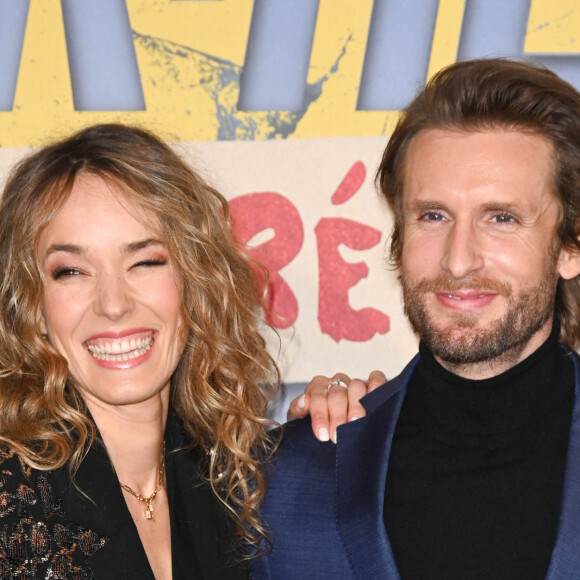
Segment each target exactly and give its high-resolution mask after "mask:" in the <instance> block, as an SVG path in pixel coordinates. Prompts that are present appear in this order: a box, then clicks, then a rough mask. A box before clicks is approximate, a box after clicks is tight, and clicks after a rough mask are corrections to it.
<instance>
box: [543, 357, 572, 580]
mask: <svg viewBox="0 0 580 580" xmlns="http://www.w3.org/2000/svg"><path fill="white" fill-rule="evenodd" d="M570 356H571V357H572V361H573V362H574V371H575V376H576V387H575V397H574V408H573V411H572V423H571V426H570V439H569V441H568V459H567V463H566V473H565V475H564V489H563V493H562V507H561V512H560V523H559V527H558V535H557V537H556V545H555V546H554V551H553V552H552V560H551V562H550V567H549V569H548V575H547V576H546V580H574V579H579V578H580V359H579V358H578V355H577V354H576V353H571V355H570Z"/></svg>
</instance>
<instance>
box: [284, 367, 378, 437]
mask: <svg viewBox="0 0 580 580" xmlns="http://www.w3.org/2000/svg"><path fill="white" fill-rule="evenodd" d="M334 379H339V380H340V381H342V382H343V383H344V384H346V385H348V389H345V388H344V386H341V385H340V384H336V382H337V381H335V384H333V385H332V386H331V387H330V388H329V385H330V384H331V382H332V381H333V380H334ZM386 381H387V377H386V376H385V375H384V374H383V373H382V372H381V371H372V372H371V374H370V375H369V378H368V380H367V381H366V382H365V381H362V380H360V379H352V380H351V379H350V378H349V377H348V376H347V375H345V374H344V373H336V374H335V375H334V376H333V377H332V378H329V377H324V376H322V375H318V376H316V377H314V378H313V379H312V380H311V381H310V382H309V383H308V385H307V386H306V390H305V391H304V393H303V394H302V395H299V396H298V397H296V398H295V399H293V400H292V403H290V408H289V409H288V420H289V421H291V420H292V419H298V418H301V417H306V415H308V413H310V418H311V420H312V430H313V431H314V434H315V435H316V437H318V439H320V441H328V440H329V439H331V440H332V441H333V442H334V443H336V428H337V427H338V426H339V425H342V424H343V423H346V422H347V421H354V420H355V419H360V418H361V417H364V416H365V415H366V412H365V410H364V408H363V406H362V405H361V404H360V403H359V400H360V399H361V398H362V397H363V396H364V395H366V394H367V393H368V392H370V391H372V390H373V389H376V388H377V387H378V386H380V385H382V384H383V383H385V382H386Z"/></svg>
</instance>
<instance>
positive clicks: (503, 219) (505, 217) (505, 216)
mask: <svg viewBox="0 0 580 580" xmlns="http://www.w3.org/2000/svg"><path fill="white" fill-rule="evenodd" d="M491 221H492V222H494V223H496V224H511V223H513V222H515V221H516V219H515V218H514V216H513V215H510V214H509V213H499V214H497V215H494V216H493V217H492V218H491Z"/></svg>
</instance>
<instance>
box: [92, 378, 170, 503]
mask: <svg viewBox="0 0 580 580" xmlns="http://www.w3.org/2000/svg"><path fill="white" fill-rule="evenodd" d="M85 402H86V404H87V407H88V408H89V411H90V412H91V415H92V417H93V420H94V421H95V424H96V426H97V428H98V430H99V433H100V436H101V438H102V440H103V443H104V444H105V447H106V449H107V453H108V454H109V458H110V460H111V463H112V464H113V467H114V468H115V471H116V473H117V477H118V478H119V481H120V482H121V483H123V484H125V485H127V486H129V487H131V488H132V489H133V490H135V491H136V492H137V493H140V494H141V495H144V496H149V495H151V493H153V491H154V490H155V487H156V486H157V484H158V481H159V468H160V463H161V458H162V454H163V445H164V444H163V437H164V433H165V425H166V423H167V413H168V410H169V389H165V390H164V391H162V392H161V393H160V394H159V396H158V397H155V398H153V399H149V400H147V401H143V402H141V403H139V404H133V405H120V406H111V405H107V404H105V403H102V402H101V401H96V400H88V399H86V400H85Z"/></svg>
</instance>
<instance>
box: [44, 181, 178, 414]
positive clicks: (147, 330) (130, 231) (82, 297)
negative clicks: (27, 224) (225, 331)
mask: <svg viewBox="0 0 580 580" xmlns="http://www.w3.org/2000/svg"><path fill="white" fill-rule="evenodd" d="M38 259H39V263H40V268H41V270H42V272H43V276H44V302H43V304H44V323H45V324H44V326H45V328H44V329H43V332H45V333H46V334H47V335H48V340H49V341H50V343H51V344H52V345H53V346H54V347H55V348H56V349H57V350H58V351H59V352H60V353H61V354H62V355H63V356H64V357H65V358H66V360H67V361H68V365H69V372H70V375H71V376H72V378H73V379H74V381H75V385H76V386H77V388H78V389H79V390H80V392H81V394H82V396H83V398H84V399H85V401H86V402H87V404H88V405H89V408H90V407H91V403H97V404H99V405H101V406H102V405H103V404H105V405H115V406H118V405H130V404H134V403H140V402H143V401H146V400H149V399H151V398H154V397H156V396H158V395H159V394H161V393H166V394H167V393H168V391H169V381H170V378H171V375H172V374H173V372H174V371H175V368H176V366H177V364H178V362H179V359H180V357H181V355H182V352H183V342H182V340H181V338H180V337H181V328H182V320H181V315H180V312H181V292H180V289H179V279H178V275H177V274H176V272H175V269H174V268H173V267H172V264H171V259H170V257H169V252H168V250H167V248H166V246H165V243H164V237H163V235H162V233H161V228H160V227H159V223H158V220H157V218H156V217H155V216H154V215H153V214H150V213H149V212H147V211H145V210H143V209H142V208H140V207H139V206H137V205H136V204H134V203H132V202H131V201H129V199H128V198H127V197H126V196H125V195H124V194H123V193H122V191H121V190H120V189H119V188H118V187H117V186H115V185H114V184H110V183H107V182H105V181H103V179H101V178H100V177H97V176H94V175H81V176H79V177H77V178H76V181H75V183H74V186H73V189H72V192H71V195H70V197H69V198H68V200H67V201H66V203H65V204H64V205H63V207H62V208H61V210H60V211H59V212H58V214H57V215H56V217H55V218H54V219H53V220H52V221H51V222H50V224H49V225H48V227H47V228H46V229H45V231H44V232H43V233H42V236H41V238H40V243H39V252H38Z"/></svg>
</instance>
